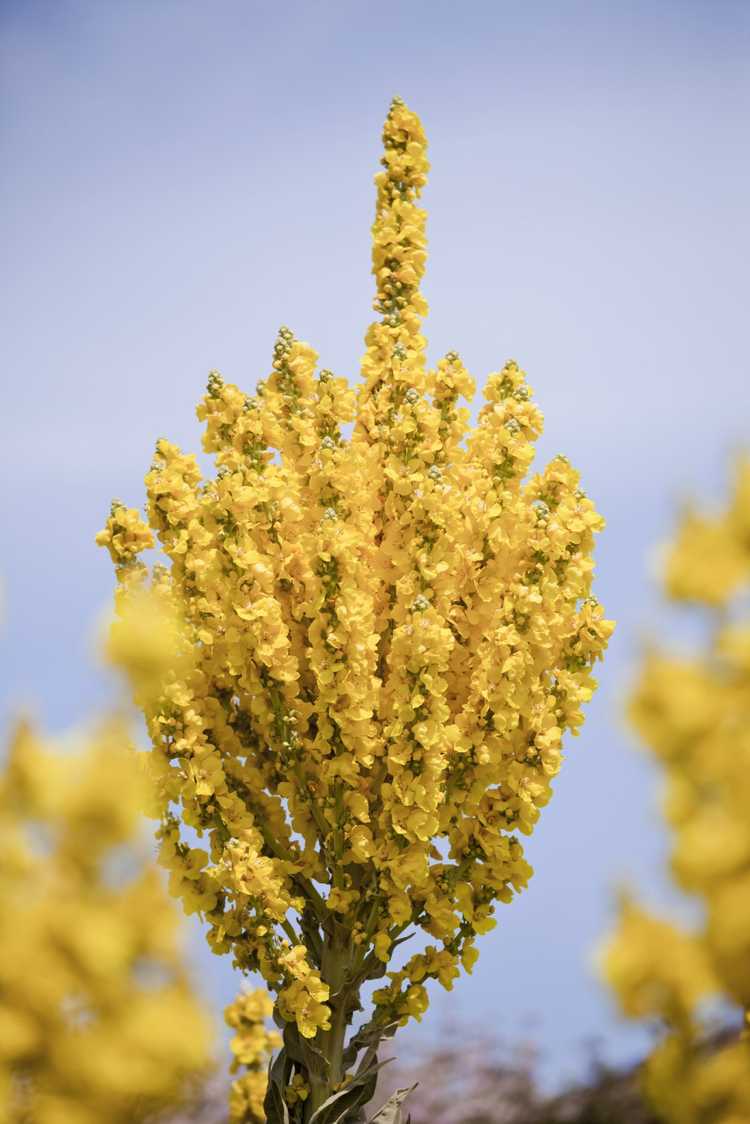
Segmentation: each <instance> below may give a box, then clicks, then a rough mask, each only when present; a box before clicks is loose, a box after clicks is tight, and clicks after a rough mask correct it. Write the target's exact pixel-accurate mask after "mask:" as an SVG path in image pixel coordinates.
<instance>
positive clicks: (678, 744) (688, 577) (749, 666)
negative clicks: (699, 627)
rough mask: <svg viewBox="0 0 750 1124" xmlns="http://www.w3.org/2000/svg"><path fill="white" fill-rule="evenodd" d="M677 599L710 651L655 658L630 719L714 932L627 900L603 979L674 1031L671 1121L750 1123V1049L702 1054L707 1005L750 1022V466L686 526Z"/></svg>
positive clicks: (682, 876) (666, 1060)
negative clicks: (695, 615)
mask: <svg viewBox="0 0 750 1124" xmlns="http://www.w3.org/2000/svg"><path fill="white" fill-rule="evenodd" d="M666 587H667V592H668V594H670V595H671V596H672V598H674V599H675V600H679V601H686V602H692V603H695V604H698V605H702V606H704V607H705V609H706V610H707V611H708V614H709V618H710V620H711V624H712V629H711V634H710V640H709V642H708V644H707V646H706V648H705V650H704V651H703V652H702V653H700V654H696V655H694V656H693V657H692V658H688V657H686V656H676V655H667V654H664V653H656V652H654V653H651V654H650V655H649V656H648V657H647V659H646V661H645V665H644V667H643V671H642V674H641V678H640V681H639V683H638V685H637V688H636V690H635V693H634V696H633V699H632V703H631V716H632V720H633V722H634V724H635V726H636V728H637V730H638V732H639V733H640V735H641V736H642V738H643V740H644V741H645V742H646V744H647V745H648V746H649V747H650V749H651V750H652V752H653V753H654V755H655V756H656V758H657V759H658V761H659V763H660V765H661V766H662V768H663V769H664V772H665V775H666V782H667V790H666V804H665V814H666V818H667V822H668V823H669V825H670V827H671V828H672V830H673V832H674V846H673V850H672V871H673V874H674V877H675V879H676V881H677V883H678V885H679V886H680V887H681V888H682V889H683V890H685V891H687V892H688V893H690V894H693V895H696V896H697V897H698V899H699V900H700V902H701V904H702V906H703V913H704V918H705V920H704V923H703V924H702V925H701V926H700V927H699V928H697V929H695V930H693V931H686V930H684V929H682V928H679V927H678V926H676V925H673V924H671V923H669V922H668V921H665V920H663V919H661V918H658V917H654V916H651V915H649V914H648V913H647V912H646V911H644V910H643V909H642V908H641V907H640V906H638V905H637V904H635V903H634V902H632V901H629V900H627V901H626V902H625V903H624V905H623V911H622V917H621V921H620V925H619V929H618V931H617V932H616V933H615V935H614V936H613V938H612V939H611V941H610V943H609V944H608V946H607V949H606V951H605V956H604V969H605V973H606V975H607V977H608V979H609V981H610V983H611V984H612V986H613V987H614V988H615V990H616V992H617V995H618V998H619V1000H620V1003H621V1005H622V1008H623V1011H624V1012H625V1014H627V1015H629V1016H630V1017H633V1018H644V1017H654V1018H658V1019H661V1020H663V1021H664V1022H665V1024H666V1027H667V1029H668V1033H667V1035H666V1036H665V1038H664V1040H663V1041H662V1043H661V1044H660V1045H659V1046H658V1047H657V1049H656V1051H655V1052H654V1053H653V1055H652V1056H651V1058H650V1059H649V1061H648V1063H647V1067H646V1082H647V1091H648V1093H649V1095H650V1097H651V1099H652V1100H653V1102H654V1104H655V1106H656V1108H657V1109H658V1111H659V1112H660V1114H661V1116H662V1118H663V1119H665V1120H667V1121H673V1122H674V1124H678V1122H679V1124H699V1122H701V1121H708V1120H711V1121H714V1122H716V1124H735V1122H739V1121H740V1120H747V1119H748V1118H750V1043H749V1042H748V1041H747V1040H745V1039H743V1038H737V1039H736V1040H733V1041H730V1042H729V1044H728V1045H726V1046H725V1047H724V1048H722V1049H720V1050H718V1051H716V1050H713V1051H706V1050H705V1049H702V1048H701V1039H702V1037H703V1036H704V1031H705V1028H704V1026H703V1024H702V1019H701V1007H700V1004H701V1002H702V1001H703V1000H705V999H707V998H708V997H712V996H713V997H717V996H720V997H721V998H722V999H723V1000H724V1001H725V1002H729V1003H732V1004H736V1005H737V1006H738V1007H740V1008H742V1009H744V1010H745V1011H747V1010H748V1009H750V910H749V909H748V902H750V817H749V816H748V809H749V808H750V621H749V620H748V619H747V617H746V616H745V617H744V619H743V616H742V613H741V612H738V611H737V609H738V600H737V595H738V594H742V593H744V594H747V592H748V591H749V590H750V460H745V461H743V462H741V463H740V464H739V465H738V471H737V478H736V484H735V488H734V493H733V495H732V498H731V500H730V503H729V505H728V508H727V510H726V511H724V512H723V513H721V514H720V515H719V516H716V517H707V516H703V515H698V514H696V513H692V512H691V513H688V514H687V515H686V516H685V517H684V519H683V522H682V525H681V527H680V529H679V532H678V535H677V538H676V541H675V544H674V546H673V547H672V549H671V551H670V552H669V555H668V557H667V559H666Z"/></svg>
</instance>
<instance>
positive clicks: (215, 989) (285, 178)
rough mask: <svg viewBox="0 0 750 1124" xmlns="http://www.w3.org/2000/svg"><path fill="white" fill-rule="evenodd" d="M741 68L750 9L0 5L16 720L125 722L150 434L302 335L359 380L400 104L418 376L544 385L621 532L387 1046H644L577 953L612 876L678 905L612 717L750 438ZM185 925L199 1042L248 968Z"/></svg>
mask: <svg viewBox="0 0 750 1124" xmlns="http://www.w3.org/2000/svg"><path fill="white" fill-rule="evenodd" d="M749 51H750V5H748V4H747V3H746V2H745V0H682V2H670V0H656V2H653V0H648V2H642V0H632V2H631V3H628V4H627V5H616V4H609V3H594V2H590V3H579V2H575V0H563V2H551V3H548V2H544V0H537V2H536V3H533V4H528V5H518V4H511V3H505V2H503V0H498V2H479V0H464V2H463V3H462V4H461V5H458V4H455V3H444V2H442V0H431V2H426V0H402V2H400V3H396V2H393V0H379V2H378V3H377V4H375V3H370V2H367V0H347V2H344V0H330V2H319V0H307V2H304V3H294V2H289V0H284V2H281V3H278V4H275V5H272V4H266V3H257V2H254V0H244V2H239V0H220V2H217V3H214V4H211V5H207V4H205V3H202V2H200V0H89V2H85V0H49V2H44V0H1V2H0V89H1V91H2V92H1V95H0V101H1V104H2V110H1V121H0V159H1V162H2V169H3V172H2V178H1V181H0V196H1V200H2V203H1V216H2V217H1V221H2V244H3V247H4V252H3V264H2V267H1V268H2V286H3V296H2V308H3V319H4V327H3V331H2V335H1V342H0V347H1V348H2V352H3V369H4V372H5V375H4V379H3V392H2V418H3V436H2V442H0V462H1V468H0V481H1V482H0V489H2V510H3V535H2V539H3V550H2V561H1V562H0V571H1V572H2V581H3V585H4V594H3V598H4V609H3V616H4V622H3V636H2V652H3V654H2V685H1V688H0V690H1V692H2V710H3V720H4V722H5V723H6V724H7V722H8V721H9V720H10V719H12V718H13V717H14V716H16V715H17V714H18V713H19V711H21V710H27V711H31V712H32V713H34V714H35V715H37V716H38V717H39V718H40V720H41V721H42V722H43V724H44V725H45V726H46V728H48V729H51V730H53V731H56V730H64V729H66V728H67V727H69V726H70V725H71V724H75V723H76V722H78V721H80V720H81V719H82V718H83V717H84V716H86V715H87V714H88V713H90V712H91V711H92V710H93V709H95V708H99V707H100V706H101V704H102V702H103V701H104V700H106V699H108V698H110V697H111V696H112V693H113V690H112V684H111V681H110V680H109V679H108V678H107V676H106V675H105V674H104V673H103V672H102V671H101V670H100V669H99V667H98V666H97V663H96V659H95V647H96V644H95V634H96V624H97V620H99V619H100V617H101V614H102V613H103V612H104V611H105V610H106V608H107V606H108V604H109V602H110V599H111V590H112V584H113V578H112V572H111V565H110V562H109V559H108V558H107V556H106V554H105V552H103V551H100V550H97V548H96V547H95V545H94V541H93V540H94V535H95V533H96V531H97V530H98V529H99V528H100V527H101V526H102V524H103V522H104V519H105V518H106V515H107V513H108V508H109V503H110V500H111V498H112V497H113V496H117V497H119V498H121V499H122V500H123V501H124V502H126V503H127V504H130V505H133V506H140V504H141V503H142V499H143V485H142V478H143V475H144V473H145V472H146V470H147V469H148V467H149V464H150V460H151V453H152V449H153V444H154V440H155V439H156V437H158V436H161V435H164V436H167V437H169V438H170V439H171V440H174V441H176V442H177V443H179V444H180V445H182V446H183V447H184V448H185V449H186V450H192V451H198V450H199V447H200V431H199V427H198V423H197V422H196V420H195V417H194V407H195V404H196V403H197V401H198V399H199V397H200V396H201V394H202V392H203V389H204V387H205V381H206V376H207V373H208V371H209V369H210V368H217V369H219V370H220V371H221V372H222V374H223V375H224V377H225V378H226V379H227V380H228V381H232V382H236V383H238V384H239V385H240V386H241V387H243V388H245V389H247V390H251V389H253V388H254V386H255V383H256V381H257V380H258V379H259V378H263V377H265V376H266V375H267V373H268V371H269V369H270V360H271V349H272V345H273V341H274V338H275V334H276V331H277V329H278V327H279V325H281V324H288V325H289V326H290V327H291V328H292V329H293V330H294V332H295V333H296V334H297V335H298V336H300V337H301V338H303V339H306V340H309V341H310V342H311V343H312V344H313V345H314V346H315V347H316V349H317V350H318V351H319V352H320V356H321V362H322V363H323V365H325V366H328V367H330V368H332V369H333V370H334V371H336V373H338V374H345V375H347V376H349V377H350V378H351V379H353V380H356V378H357V371H358V364H359V358H360V355H361V353H362V350H363V334H364V331H365V328H366V326H367V324H368V322H369V320H370V318H371V315H372V314H371V310H370V303H371V295H372V288H373V287H372V284H371V278H370V274H369V268H370V264H369V227H370V223H371V221H372V216H373V206H374V189H373V186H372V176H373V174H374V173H375V172H376V171H377V161H378V158H379V151H380V130H381V126H382V121H383V118H384V116H385V114H386V112H387V108H388V104H389V101H390V99H391V97H392V96H393V95H394V94H400V95H401V96H402V97H403V98H404V99H405V100H406V101H407V102H408V104H409V105H410V107H411V108H413V109H414V110H415V111H416V112H417V113H419V114H420V116H421V118H422V121H423V124H424V126H425V129H426V131H427V135H428V138H429V142H430V158H431V162H432V173H431V178H430V183H429V185H428V188H427V190H426V192H425V195H424V204H425V206H426V208H427V211H428V215H429V222H428V235H429V239H430V259H429V263H428V273H427V281H426V285H425V294H426V296H427V299H428V301H429V303H430V309H431V311H430V316H429V318H428V320H427V323H426V334H427V336H428V339H429V344H430V348H429V359H430V361H432V362H434V361H436V360H437V359H438V358H439V357H440V356H441V355H442V354H443V353H444V352H445V351H447V350H449V349H451V348H455V349H456V350H458V351H459V352H460V354H461V356H462V358H463V360H464V362H465V363H466V365H467V366H468V368H469V370H470V371H471V372H472V374H473V375H474V377H475V378H476V379H477V382H478V384H479V386H480V387H481V385H482V383H483V381H484V379H485V378H486V375H487V374H488V372H490V371H492V370H496V369H498V367H500V366H501V365H502V363H503V362H504V361H505V360H506V359H507V358H509V357H514V358H516V359H517V360H518V361H519V362H520V364H521V365H522V366H523V367H524V368H525V370H526V371H527V372H528V374H529V378H530V381H531V384H532V386H533V388H534V390H535V393H536V397H537V400H538V402H539V404H540V406H541V408H542V410H543V412H544V414H545V417H546V432H545V436H544V438H543V440H542V442H541V446H540V453H539V456H540V458H541V459H542V460H546V459H548V458H549V457H550V456H552V455H554V454H555V453H557V452H564V453H565V454H566V455H567V456H569V458H570V459H571V460H572V461H573V463H574V464H575V465H576V466H577V467H578V468H579V469H580V470H581V472H582V476H583V486H584V487H585V488H586V490H587V491H588V492H589V494H590V495H591V496H592V497H593V498H594V500H595V501H596V503H597V505H598V506H599V508H600V510H601V511H602V512H603V514H604V515H605V517H606V518H607V521H608V528H607V530H606V532H605V533H604V535H603V536H602V537H601V541H600V545H599V548H598V568H599V574H600V576H599V579H598V582H597V588H596V592H597V595H598V596H599V598H600V599H601V600H602V602H603V603H604V605H605V607H606V610H607V614H608V616H610V617H614V618H616V619H617V621H618V629H617V632H616V634H615V637H614V640H613V642H612V644H611V646H610V652H609V655H608V658H607V661H606V663H605V665H604V666H603V668H602V670H601V690H600V692H599V694H598V695H597V697H596V699H595V701H594V703H593V704H592V705H591V706H590V707H589V709H588V718H587V722H586V726H585V729H584V732H583V734H582V736H581V737H580V738H579V739H577V740H575V739H574V740H571V741H569V743H568V747H567V749H568V754H567V760H566V762H565V765H564V767H563V770H562V773H561V775H560V777H559V779H558V780H557V782H556V794H555V798H554V800H553V802H552V804H551V805H550V806H549V808H548V809H546V811H545V813H544V815H543V816H542V820H541V823H540V825H539V827H538V828H537V830H536V832H535V834H534V836H533V837H532V839H531V840H530V841H529V843H528V856H529V858H530V861H531V862H532V863H533V865H534V866H535V868H536V874H535V877H534V879H533V880H532V883H531V885H530V888H529V889H528V891H526V892H525V893H524V894H523V895H522V896H521V898H519V899H518V900H517V901H516V902H515V903H514V904H513V906H512V908H511V909H508V910H505V911H501V912H500V923H499V925H498V928H497V929H496V930H495V931H494V932H493V933H491V934H490V935H488V936H486V937H484V938H483V940H482V953H481V957H480V960H479V963H478V964H477V966H476V968H475V970H474V974H473V976H472V977H470V978H464V979H462V980H461V981H460V982H459V984H458V985H457V987H456V990H455V991H454V993H453V994H452V995H451V996H446V995H445V994H444V993H442V992H438V991H436V992H434V994H433V1006H432V1008H431V1010H430V1012H429V1014H428V1016H427V1017H426V1020H425V1022H424V1024H423V1026H422V1027H421V1028H420V1029H419V1030H417V1031H409V1032H407V1033H409V1034H412V1035H414V1034H417V1035H418V1036H419V1037H420V1039H422V1040H424V1039H426V1038H429V1037H430V1036H434V1037H435V1038H438V1037H440V1036H441V1035H442V1032H443V1028H444V1026H445V1024H446V1021H452V1020H458V1021H459V1022H463V1024H468V1023H473V1024H475V1025H477V1024H481V1026H482V1027H483V1028H486V1029H487V1030H489V1031H491V1032H492V1034H493V1035H494V1036H495V1037H496V1038H498V1039H501V1040H505V1041H508V1042H510V1043H517V1042H519V1041H522V1040H526V1039H528V1040H529V1041H533V1042H534V1043H536V1046H537V1048H538V1050H539V1051H540V1058H541V1072H542V1077H543V1081H544V1083H545V1084H546V1086H547V1087H548V1088H549V1089H555V1088H557V1087H559V1086H560V1085H561V1084H562V1083H564V1082H565V1081H567V1080H569V1079H571V1078H575V1077H577V1076H580V1075H581V1073H582V1072H583V1067H584V1066H585V1065H586V1064H587V1062H586V1059H587V1057H588V1055H589V1054H590V1049H591V1043H592V1042H599V1043H600V1045H599V1046H598V1047H597V1049H598V1050H599V1051H600V1054H601V1056H602V1057H603V1058H605V1059H606V1060H607V1061H609V1062H612V1063H623V1064H627V1063H628V1062H629V1061H631V1060H633V1059H635V1058H637V1057H639V1056H640V1055H641V1054H642V1053H643V1051H644V1049H645V1046H646V1039H645V1037H644V1032H643V1030H642V1029H640V1028H638V1027H633V1026H630V1027H628V1026H626V1025H625V1024H624V1023H622V1022H620V1021H619V1020H618V1019H617V1017H616V1014H615V1009H614V1004H613V1002H612V1000H611V999H610V998H609V997H608V996H607V995H606V994H605V992H604V990H603V989H602V987H601V986H600V985H599V984H598V983H597V981H596V978H595V975H594V972H593V968H592V949H593V948H594V946H595V945H596V943H597V941H598V940H599V938H600V937H601V935H602V933H603V932H604V931H605V930H606V929H607V927H608V925H609V923H610V920H611V916H612V912H613V903H614V889H615V887H616V886H617V885H618V884H620V883H621V882H623V881H626V882H632V883H634V884H637V885H638V886H639V887H640V888H641V890H642V891H643V893H644V896H646V897H647V898H648V899H650V900H651V901H652V902H655V903H657V904H663V903H665V902H667V901H669V900H670V898H671V894H672V891H671V890H670V889H669V885H668V882H667V880H666V875H665V874H664V873H663V871H664V865H663V863H664V856H665V853H666V840H665V837H664V836H663V834H662V831H663V829H662V827H661V826H660V819H659V815H658V785H657V781H656V776H655V774H654V773H653V771H652V769H651V767H650V765H649V764H648V762H647V760H646V759H645V758H641V757H640V756H639V754H638V753H637V751H636V749H635V746H634V743H633V741H632V740H631V736H630V734H629V733H628V732H627V731H626V730H625V727H624V722H623V719H622V717H621V706H622V700H623V698H624V695H625V692H626V690H627V687H628V685H629V682H630V678H631V676H632V671H633V668H634V667H635V665H636V663H637V661H638V658H639V653H640V651H641V648H642V645H643V643H644V642H645V641H646V640H647V639H648V638H649V637H650V636H657V635H658V636H659V637H661V638H662V639H664V640H665V642H667V643H670V644H673V645H679V644H680V643H683V642H689V641H690V639H691V631H693V632H694V630H695V628H696V624H695V618H694V617H692V616H691V618H690V621H689V622H685V624H684V625H683V623H682V622H681V619H680V617H679V616H678V615H676V614H674V613H670V614H669V615H667V614H665V612H664V610H663V609H662V608H661V607H660V605H659V600H658V595H657V590H656V585H655V581H654V572H655V559H656V557H657V550H658V546H659V543H660V542H661V540H662V539H664V538H666V537H667V536H668V535H669V533H670V531H671V528H672V525H673V521H674V517H675V512H676V511H677V509H678V508H679V504H680V502H681V501H683V500H684V499H686V498H687V497H690V496H693V495H695V496H698V497H700V498H701V499H703V500H707V501H710V500H711V499H712V497H715V496H718V495H719V494H720V492H721V490H722V486H723V483H724V480H725V477H726V473H727V468H728V464H729V461H730V458H731V455H732V453H733V452H734V451H736V450H737V449H739V448H740V447H742V446H743V445H747V444H748V437H749V435H750V392H749V390H748V386H749V385H750V372H749V369H748V368H749V363H748V357H749V355H748V352H749V349H748V342H747V311H746V303H747V270H748V264H747V263H748V260H750V229H749V228H748V217H747V215H748V211H747V199H748V194H749V193H750V156H749V155H748V152H749V150H748V145H747V120H748V110H749V109H750V104H749V103H750V68H748V65H747V64H748V57H749ZM699 626H700V622H699V623H698V627H699ZM679 908H683V909H684V907H683V906H678V909H679ZM192 933H193V936H192V938H191V941H192V955H193V962H194V965H195V972H196V976H197V978H198V980H199V986H200V988H201V990H202V991H203V993H204V994H205V995H206V997H208V998H209V1000H210V1002H211V1004H212V1006H213V1007H214V1008H215V1010H216V1011H217V1013H218V1012H220V1010H221V1009H222V1008H223V1007H224V1006H225V1005H226V1004H227V1003H228V1002H229V1001H230V999H231V998H232V997H233V995H234V990H235V982H234V979H233V973H232V971H231V969H230V967H229V964H228V963H226V964H225V963H222V961H221V960H219V959H218V958H216V957H214V956H212V955H211V954H210V953H209V951H208V948H207V947H205V946H204V944H203V941H202V938H201V936H200V933H199V932H197V930H196V928H195V926H193V927H192Z"/></svg>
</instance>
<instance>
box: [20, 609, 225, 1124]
mask: <svg viewBox="0 0 750 1124" xmlns="http://www.w3.org/2000/svg"><path fill="white" fill-rule="evenodd" d="M132 607H133V610H134V611H133V612H131V613H130V614H127V615H126V617H125V618H124V619H121V620H120V621H118V622H117V625H116V627H115V628H114V630H113V634H112V638H111V643H112V645H113V649H114V652H115V654H116V655H117V656H118V659H120V660H121V661H125V662H126V663H129V665H130V666H131V669H132V672H133V674H134V675H136V676H137V677H138V678H139V682H140V685H141V689H142V691H143V692H144V693H146V694H148V692H149V690H152V691H153V690H158V682H159V676H160V674H161V673H162V671H163V669H164V666H165V664H167V663H168V664H169V667H170V668H171V667H173V666H174V654H173V651H172V647H171V640H170V637H171V636H172V635H173V633H174V627H171V626H170V620H169V619H168V618H167V616H166V615H165V614H164V612H163V606H162V605H161V604H151V603H150V602H147V601H146V600H143V601H142V602H139V603H136V601H134V602H133V606H132ZM136 608H138V609H139V610H140V611H139V612H136V611H135V610H136ZM160 617H161V618H162V623H163V625H164V628H162V629H156V630H146V629H145V628H144V622H145V621H146V620H147V619H148V620H150V621H151V622H152V623H154V622H155V621H159V619H160ZM136 653H137V656H136ZM129 656H130V657H131V658H129ZM149 685H150V686H149ZM143 756H144V755H143V754H139V753H137V751H136V749H135V747H134V745H133V743H132V741H131V739H130V735H129V732H128V730H127V728H126V726H125V724H124V723H123V721H122V720H121V719H119V718H116V717H112V718H109V719H107V720H106V721H103V722H101V723H100V724H99V726H98V727H96V728H95V729H94V730H93V731H92V732H91V733H89V734H88V735H82V734H78V735H76V736H75V737H68V738H66V739H63V740H62V741H57V742H56V741H52V740H50V739H43V738H41V737H40V735H39V734H37V733H36V732H35V731H34V730H33V729H32V727H31V726H30V725H29V724H28V723H22V724H20V725H19V726H18V728H17V729H16V731H15V733H14V735H13V736H12V738H11V741H10V745H9V747H8V750H7V752H6V753H5V755H4V761H3V767H2V771H1V772H0V1121H2V1122H3V1124H6V1122H7V1124H101V1122H102V1121H105V1120H106V1121H107V1124H138V1122H140V1121H144V1122H145V1121H146V1120H147V1119H148V1120H151V1119H152V1117H153V1114H154V1113H155V1112H157V1111H159V1110H161V1109H162V1108H164V1107H165V1106H167V1105H172V1104H174V1103H175V1101H179V1100H180V1099H181V1098H182V1096H183V1094H189V1095H190V1096H192V1095H193V1094H194V1090H195V1087H197V1085H198V1084H199V1083H202V1082H203V1081H204V1079H205V1074H206V1072H207V1068H208V1065H209V1063H210V1061H211V1053H212V1042H211V1039H212V1037H213V1027H212V1020H211V1019H210V1017H209V1015H208V1012H207V1011H206V1010H205V1008H204V1007H203V1005H202V1003H200V1002H199V1000H198V999H197V997H196V996H195V994H194V993H193V991H192V989H191V986H190V983H189V980H188V977H187V974H186V970H185V964H184V959H183V955H182V949H181V943H180V924H181V918H180V916H179V914H178V913H177V912H176V911H175V908H174V905H173V904H172V902H171V901H170V898H169V895H168V893H167V891H166V889H165V887H164V886H163V884H162V878H163V875H162V872H161V871H160V870H159V868H158V867H157V866H156V864H155V863H154V862H153V861H152V860H151V859H150V858H149V856H148V854H147V851H146V848H145V846H144V840H143V812H144V809H146V808H148V807H149V806H151V805H152V804H153V797H152V792H151V784H150V781H149V780H148V776H147V772H146V770H145V769H144V768H143Z"/></svg>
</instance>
